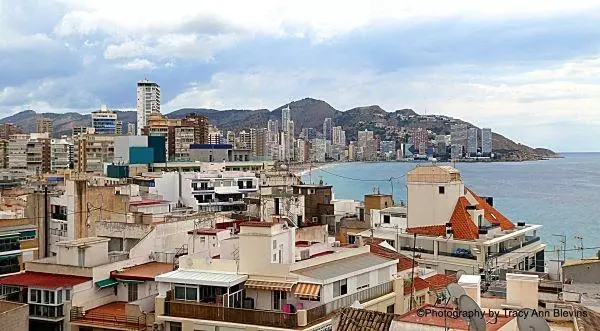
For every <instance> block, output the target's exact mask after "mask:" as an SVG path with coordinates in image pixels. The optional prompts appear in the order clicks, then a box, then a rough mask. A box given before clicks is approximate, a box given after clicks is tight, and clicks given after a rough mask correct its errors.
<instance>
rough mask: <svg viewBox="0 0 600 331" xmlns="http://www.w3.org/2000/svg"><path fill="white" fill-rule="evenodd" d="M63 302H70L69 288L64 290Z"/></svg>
mask: <svg viewBox="0 0 600 331" xmlns="http://www.w3.org/2000/svg"><path fill="white" fill-rule="evenodd" d="M65 300H66V301H71V289H69V288H67V289H65Z"/></svg>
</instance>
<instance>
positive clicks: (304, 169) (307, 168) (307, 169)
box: [291, 162, 347, 177]
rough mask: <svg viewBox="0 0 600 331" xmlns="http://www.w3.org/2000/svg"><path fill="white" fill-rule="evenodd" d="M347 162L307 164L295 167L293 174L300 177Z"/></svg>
mask: <svg viewBox="0 0 600 331" xmlns="http://www.w3.org/2000/svg"><path fill="white" fill-rule="evenodd" d="M344 163H347V162H325V163H305V164H299V165H297V166H294V167H293V169H291V170H292V172H293V173H294V175H296V176H298V177H302V176H304V175H307V174H309V173H311V172H313V171H316V170H319V169H327V168H333V167H336V166H338V165H341V164H344Z"/></svg>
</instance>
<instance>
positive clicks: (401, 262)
mask: <svg viewBox="0 0 600 331" xmlns="http://www.w3.org/2000/svg"><path fill="white" fill-rule="evenodd" d="M381 241H382V240H379V239H373V242H372V243H371V245H370V246H369V247H370V251H371V253H373V254H375V255H379V256H381V257H385V258H388V259H394V260H395V259H398V269H397V270H398V271H404V270H408V269H412V267H413V260H412V259H411V258H408V257H406V256H404V255H402V254H400V253H398V252H394V251H392V250H390V249H387V248H385V247H383V246H381V245H379V243H381ZM418 265H419V264H418V263H417V262H416V261H415V267H416V266H418Z"/></svg>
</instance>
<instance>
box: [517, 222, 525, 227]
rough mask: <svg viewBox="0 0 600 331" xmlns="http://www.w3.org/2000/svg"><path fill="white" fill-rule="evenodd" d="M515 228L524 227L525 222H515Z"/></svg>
mask: <svg viewBox="0 0 600 331" xmlns="http://www.w3.org/2000/svg"><path fill="white" fill-rule="evenodd" d="M517 226H525V222H517Z"/></svg>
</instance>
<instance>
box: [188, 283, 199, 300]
mask: <svg viewBox="0 0 600 331" xmlns="http://www.w3.org/2000/svg"><path fill="white" fill-rule="evenodd" d="M185 300H187V301H198V289H197V288H195V287H191V286H190V287H186V288H185Z"/></svg>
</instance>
